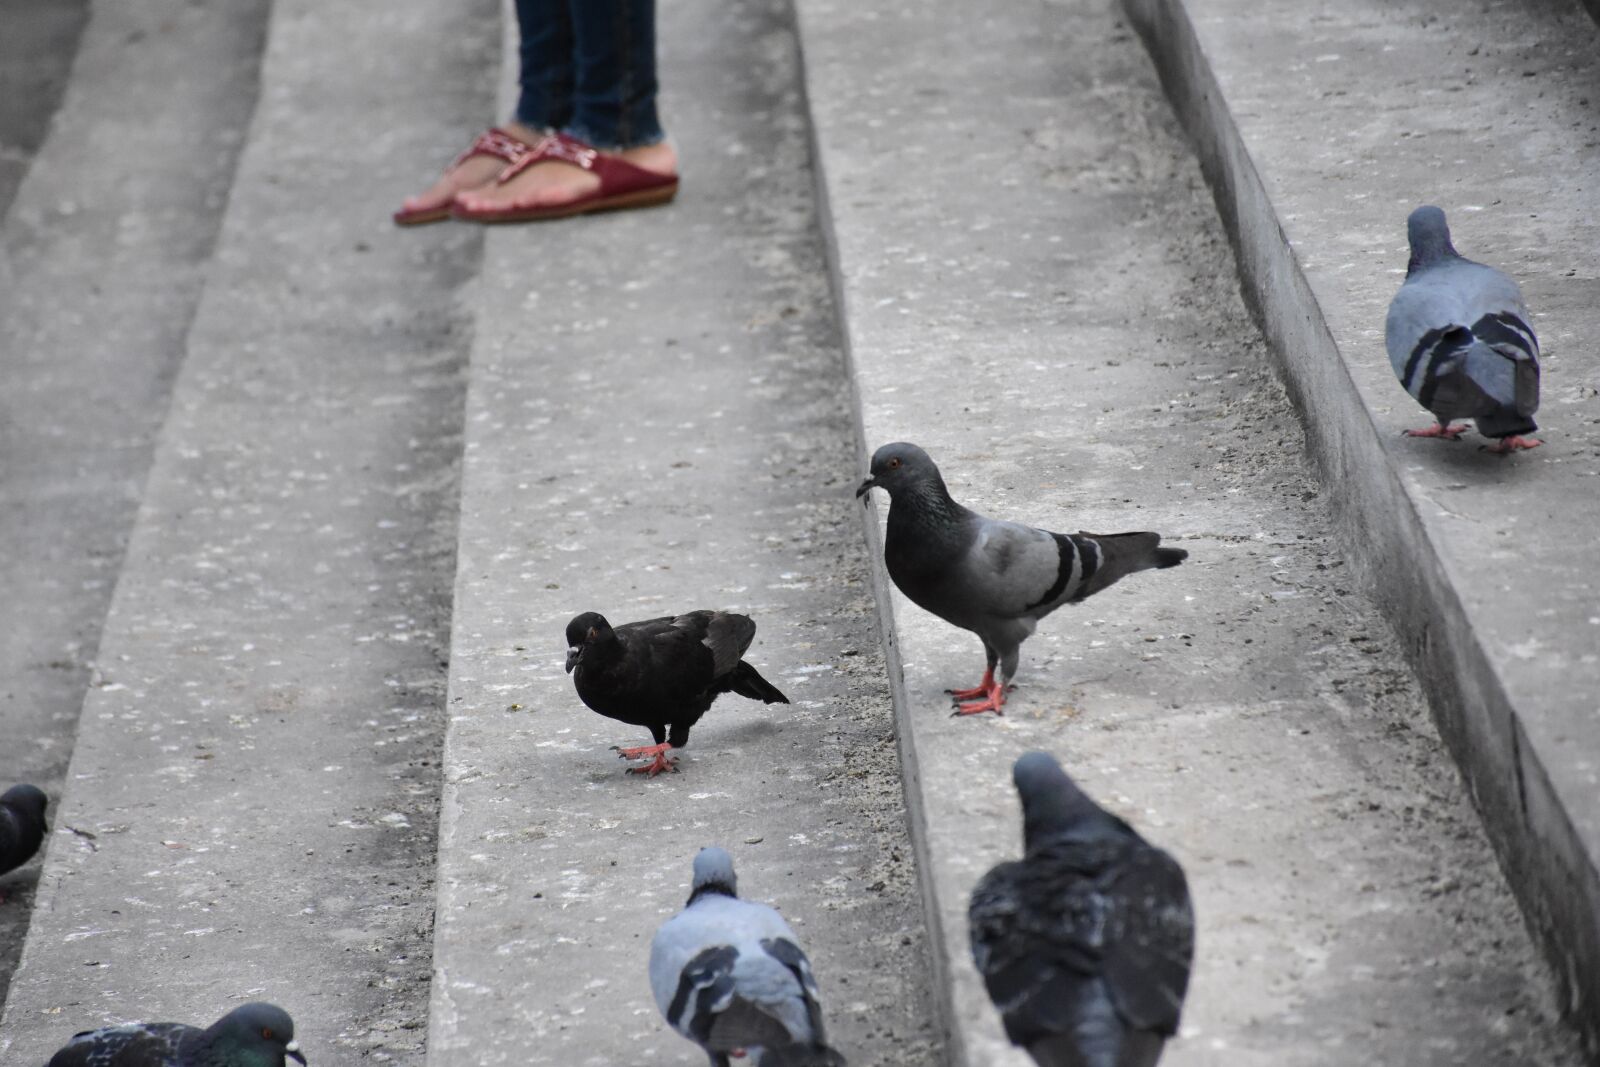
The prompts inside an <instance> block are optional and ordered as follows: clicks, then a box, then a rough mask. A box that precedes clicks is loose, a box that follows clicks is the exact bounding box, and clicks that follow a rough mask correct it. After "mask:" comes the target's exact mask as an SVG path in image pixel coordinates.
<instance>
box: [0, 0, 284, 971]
mask: <svg viewBox="0 0 1600 1067" xmlns="http://www.w3.org/2000/svg"><path fill="white" fill-rule="evenodd" d="M266 9H267V5H266V4H265V3H262V2H253V0H252V2H246V3H238V4H228V5H209V4H192V3H187V2H183V3H176V2H166V0H156V2H152V3H150V4H141V5H137V6H136V7H135V6H126V5H111V4H107V5H102V6H101V9H100V10H98V11H97V12H96V13H95V15H94V18H93V19H92V20H91V21H90V23H89V25H88V26H87V28H86V29H85V30H84V32H83V36H82V38H81V45H82V49H81V62H78V63H77V64H76V67H75V69H76V74H75V75H74V76H73V77H72V79H71V82H70V87H65V91H64V92H63V87H61V86H58V85H56V84H55V79H56V78H65V76H66V71H67V69H68V68H69V66H73V63H72V60H73V49H72V45H73V44H74V42H75V40H76V33H75V29H76V26H75V23H81V19H82V17H83V11H82V9H81V8H76V7H75V5H72V4H64V5H57V6H53V7H51V8H49V9H46V8H44V7H43V6H42V5H34V4H31V3H30V4H9V5H7V6H6V7H5V9H4V11H3V12H0V24H3V25H4V31H3V32H0V38H3V39H4V44H0V131H3V132H0V142H4V143H3V144H0V154H6V155H8V156H9V158H10V160H11V161H13V162H15V164H16V168H15V169H14V170H8V171H7V172H6V173H5V174H4V175H0V205H9V211H4V210H0V216H3V221H0V382H4V388H0V545H4V546H5V549H4V551H3V552H0V591H3V592H0V739H3V740H0V788H4V787H5V785H8V784H10V783H12V782H16V781H31V782H35V783H37V784H38V785H40V786H42V787H43V788H45V789H46V790H48V791H50V792H51V793H52V794H55V793H57V791H58V790H59V787H60V785H61V779H62V776H63V774H64V773H65V771H66V766H67V760H68V758H69V757H70V756H71V753H72V738H73V732H74V730H75V728H76V727H77V723H78V713H79V711H80V709H81V708H82V706H83V697H84V693H85V691H86V690H87V688H88V686H89V684H90V680H91V677H92V675H93V671H94V663H95V653H96V648H97V646H98V644H99V639H100V627H101V624H102V623H103V622H104V619H105V614H106V609H107V606H108V605H109V604H110V602H111V593H112V589H113V588H114V586H115V584H116V578H117V572H118V570H119V569H120V567H121V565H122V555H123V551H124V549H125V547H126V543H127V537H128V531H129V529H130V527H131V526H132V525H133V520H134V515H135V513H136V511H137V508H138V503H139V495H140V493H141V491H142V489H143V486H144V480H145V475H146V473H147V472H148V470H149V466H150V457H151V452H152V450H153V448H154V443H155V437H156V433H157V431H158V430H159V429H160V426H161V423H162V420H163V419H164V418H165V416H166V411H167V402H168V397H169V394H170V390H171V388H172V379H173V376H174V375H175V374H176V373H177V368H178V366H179V365H180V363H181V362H182V358H183V349H184V337H185V335H186V334H187V333H188V330H189V326H190V323H191V322H192V320H193V316H194V310H195V306H196V303H197V302H198V300H199V298H200V291H201V287H202V284H203V281H204V277H205V267H206V263H207V260H208V259H209V257H210V255H211V252H212V249H213V247H214V245H215V241H216V236H217V229H218V226H219V224H220V221H221V217H222V208H223V204H224V203H225V201H226V199H227V189H228V185H229V183H230V182H231V180H232V178H233V168H234V163H235V161H236V159H237V157H238V154H239V150H240V147H241V146H242V145H243V143H244V133H245V127H246V125H247V124H248V122H249V119H250V114H251V110H252V109H253V107H254V105H255V94H256V83H257V79H256V75H257V65H258V60H259V53H260V50H261V42H262V35H263V29H264V26H265V23H266ZM24 48H28V49H31V51H30V52H29V53H28V54H23V53H22V49H24ZM153 70H165V71H167V72H169V73H168V74H167V75H165V76H160V77H158V76H155V75H154V74H153ZM37 79H43V81H42V82H40V81H37ZM58 98H59V101H58ZM57 102H59V105H60V106H59V110H55V104H56V103H57ZM52 112H54V114H53V116H52ZM46 128H48V129H49V131H50V137H49V139H48V141H46V142H45V143H44V144H43V145H42V146H41V145H40V144H39V143H38V141H39V139H40V138H42V137H43V135H44V132H45V130H46ZM31 149H38V154H37V155H33V154H32V153H31V151H25V150H31ZM24 165H25V166H24ZM13 179H14V182H13ZM13 192H14V193H15V198H14V199H13V197H12V193H13ZM32 884H33V882H32V875H31V872H26V873H19V874H17V875H14V876H12V877H11V878H8V879H7V891H8V892H9V893H11V895H12V904H11V905H10V906H9V907H6V908H0V998H3V997H4V995H5V988H6V984H7V982H8V981H9V979H10V976H11V972H12V969H13V967H14V966H15V964H16V959H17V954H18V953H19V952H20V950H21V946H22V938H23V935H24V933H25V932H26V928H27V916H28V908H29V903H30V901H31V886H32Z"/></svg>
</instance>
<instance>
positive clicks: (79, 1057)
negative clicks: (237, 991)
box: [46, 1003, 306, 1067]
mask: <svg viewBox="0 0 1600 1067" xmlns="http://www.w3.org/2000/svg"><path fill="white" fill-rule="evenodd" d="M286 1058H287V1059H291V1060H294V1061H295V1062H296V1063H299V1064H304V1063H305V1062H306V1058H305V1057H304V1056H303V1055H301V1054H300V1046H299V1045H297V1044H296V1043H295V1040H294V1020H293V1019H290V1018H289V1013H288V1012H286V1011H284V1010H283V1009H282V1008H280V1007H277V1006H276V1005H273V1004H262V1003H252V1004H243V1005H240V1006H239V1007H237V1008H234V1009H233V1010H232V1011H230V1012H229V1013H228V1014H226V1015H224V1016H223V1017H222V1018H220V1019H218V1020H217V1021H216V1022H214V1023H212V1024H211V1025H210V1026H208V1027H206V1028H205V1029H204V1030H201V1029H200V1028H199V1027H196V1026H185V1025H184V1024H183V1023H128V1024H126V1025H124V1026H109V1027H106V1028H105V1029H104V1030H85V1031H84V1032H83V1033H81V1034H76V1035H74V1036H73V1038H72V1040H71V1041H69V1042H67V1044H66V1046H65V1047H64V1048H62V1049H61V1051H60V1052H57V1053H56V1054H55V1055H54V1056H52V1057H50V1062H49V1064H47V1065H46V1067H284V1060H285V1059H286Z"/></svg>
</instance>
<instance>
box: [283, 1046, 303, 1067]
mask: <svg viewBox="0 0 1600 1067" xmlns="http://www.w3.org/2000/svg"><path fill="white" fill-rule="evenodd" d="M283 1053H284V1055H286V1056H288V1057H289V1058H290V1059H291V1060H293V1061H294V1062H296V1063H298V1064H299V1065H300V1067H305V1065H306V1058H305V1056H303V1055H301V1053H300V1042H298V1041H291V1042H289V1043H288V1044H287V1045H285V1046H283Z"/></svg>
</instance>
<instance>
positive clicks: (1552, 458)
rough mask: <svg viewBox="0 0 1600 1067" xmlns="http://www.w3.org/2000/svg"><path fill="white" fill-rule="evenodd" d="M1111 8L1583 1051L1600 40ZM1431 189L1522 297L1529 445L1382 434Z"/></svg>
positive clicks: (1599, 631)
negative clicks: (1509, 453) (1232, 247)
mask: <svg viewBox="0 0 1600 1067" xmlns="http://www.w3.org/2000/svg"><path fill="white" fill-rule="evenodd" d="M1128 6H1129V7H1130V9H1131V10H1134V11H1135V12H1137V13H1138V17H1139V19H1140V21H1141V22H1142V23H1144V24H1145V25H1147V26H1148V27H1149V36H1150V39H1151V41H1152V47H1153V49H1154V51H1155V52H1156V54H1157V55H1158V57H1159V61H1160V63H1161V65H1162V68H1163V71H1164V77H1165V78H1166V80H1167V83H1168V87H1169V91H1170V92H1172V93H1173V95H1174V97H1175V99H1176V100H1177V101H1178V106H1179V109H1180V111H1181V112H1182V113H1183V114H1184V115H1185V118H1186V122H1187V123H1188V124H1189V125H1190V127H1191V129H1193V131H1194V133H1195V137H1196V141H1197V143H1198V144H1199V146H1200V152H1201V155H1202V158H1203V159H1204V160H1205V162H1206V166H1207V172H1208V177H1209V178H1210V179H1211V181H1212V183H1213V185H1214V187H1215V188H1216V190H1217V198H1218V202H1219V204H1220V205H1221V207H1222V211H1223V214H1224V216H1225V217H1228V218H1229V219H1230V225H1231V226H1232V228H1233V230H1234V233H1235V239H1236V241H1237V242H1238V244H1239V247H1240V249H1241V253H1240V255H1241V263H1242V265H1243V267H1244V273H1245V275H1246V278H1247V280H1248V285H1249V288H1250V291H1251V293H1252V295H1253V299H1254V300H1255V301H1256V303H1257V304H1258V306H1259V308H1260V310H1261V313H1262V316H1263V321H1264V322H1265V323H1266V327H1267V331H1268V334H1269V336H1270V337H1271V338H1272V340H1273V344H1274V348H1275V349H1276V350H1277V352H1278V358H1279V361H1280V364H1281V365H1282V367H1283V368H1284V372H1285V376H1286V378H1287V380H1288V381H1289V382H1290V385H1291V390H1292V391H1293V393H1294V396H1295V399H1296V403H1297V406H1298V407H1300V409H1301V410H1302V412H1303V414H1304V417H1305V420H1306V424H1307V427H1308V437H1309V440H1310V444H1311V449H1312V452H1313V455H1314V456H1315V457H1316V459H1317V461H1318V464H1319V467H1320V468H1321V469H1322V471H1323V472H1324V478H1325V480H1326V481H1327V482H1328V483H1329V484H1330V486H1331V488H1332V490H1333V496H1334V501H1335V509H1334V513H1335V515H1337V516H1338V517H1339V522H1340V525H1341V533H1342V541H1343V543H1345V544H1348V545H1350V546H1351V547H1352V559H1353V561H1354V562H1355V563H1356V564H1357V566H1358V568H1359V570H1360V572H1361V574H1362V578H1363V581H1364V582H1365V583H1367V584H1369V585H1370V586H1371V587H1372V588H1374V589H1375V590H1376V591H1377V594H1378V598H1379V600H1380V602H1381V604H1382V606H1383V608H1384V610H1385V611H1386V612H1387V613H1388V615H1389V616H1390V617H1391V619H1392V620H1393V621H1394V623H1395V625H1396V626H1397V628H1398V630H1399V633H1400V636H1401V641H1402V644H1403V646H1404V647H1405V648H1406V649H1407V650H1408V652H1409V653H1410V654H1411V656H1412V658H1413V660H1414V662H1415V663H1416V665H1417V667H1418V669H1419V670H1420V671H1421V674H1422V677H1423V680H1424V686H1425V688H1426V689H1427V691H1428V693H1429V695H1430V698H1431V700H1432V703H1433V709H1434V713H1435V716H1436V718H1437V719H1438V721H1439V723H1440V726H1441V729H1442V731H1443V733H1444V735H1445V737H1446V739H1447V740H1448V741H1449V743H1450V746H1451V748H1452V750H1453V751H1454V753H1455V755H1456V758H1457V760H1458V762H1459V763H1460V764H1461V766H1462V767H1463V769H1464V771H1465V772H1466V775H1467V777H1468V779H1469V780H1470V782H1471V786H1472V790H1473V792H1474V794H1475V796H1476V798H1477V800H1478V803H1479V806H1480V807H1481V809H1482V811H1483V814H1484V817H1485V820H1486V823H1487V825H1488V827H1489V830H1490V834H1491V836H1492V838H1493V839H1494V841H1495V843H1496V845H1497V846H1498V848H1499V851H1500V856H1501V862H1502V863H1503V865H1504V866H1505V868H1506V870H1507V871H1509V872H1511V874H1512V878H1513V884H1514V886H1515V888H1516V889H1517V891H1518V894H1519V897H1520V899H1521V901H1522V904H1523V909H1524V911H1525V913H1526V915H1527V917H1528V920H1529V923H1530V925H1531V926H1532V927H1533V928H1534V930H1535V931H1536V933H1537V935H1538V936H1539V938H1540V939H1541V940H1542V941H1543V943H1544V945H1545V948H1546V951H1547V952H1548V954H1549V955H1550V957H1551V959H1552V961H1553V962H1554V964H1555V970H1556V972H1557V973H1558V975H1560V976H1561V977H1562V979H1563V980H1564V983H1565V986H1564V989H1563V993H1562V999H1563V1003H1564V1005H1565V1007H1566V1009H1567V1011H1568V1013H1569V1014H1570V1015H1571V1017H1572V1018H1574V1019H1575V1020H1578V1021H1579V1022H1580V1023H1581V1024H1582V1025H1583V1026H1584V1027H1585V1028H1586V1029H1587V1031H1588V1041H1589V1047H1590V1051H1591V1054H1592V1055H1600V867H1597V857H1600V769H1597V763H1596V759H1597V757H1600V717H1597V716H1596V710H1597V698H1596V693H1597V692H1600V585H1597V583H1596V581H1595V578H1594V568H1593V564H1592V561H1591V559H1590V556H1591V555H1592V545H1593V541H1594V536H1593V532H1594V530H1595V529H1596V527H1597V525H1600V496H1597V494H1596V486H1597V482H1596V478H1597V477H1600V464H1597V457H1600V399H1597V398H1600V360H1597V358H1596V355H1595V352H1594V348H1595V339H1596V337H1600V279H1597V275H1596V270H1595V259H1594V249H1595V247H1596V245H1597V243H1600V215H1597V213H1596V211H1595V206H1596V203H1597V201H1596V188H1595V181H1596V174H1600V133H1597V131H1600V125H1597V122H1596V119H1595V112H1594V106H1593V103H1592V101H1594V100H1597V99H1600V32H1597V31H1596V28H1595V27H1594V25H1592V24H1591V22H1590V20H1589V19H1588V18H1587V17H1585V15H1584V13H1583V12H1582V10H1580V9H1579V8H1578V7H1577V6H1576V5H1573V4H1569V3H1557V2H1554V0H1549V2H1534V3H1514V4H1512V3H1491V4H1483V5H1477V6H1474V7H1472V8H1470V9H1468V8H1459V9H1452V10H1450V11H1441V10H1440V9H1438V8H1436V7H1434V6H1432V5H1425V4H1420V3H1400V4H1386V3H1357V4H1349V5H1344V6H1342V7H1340V8H1339V9H1337V10H1334V9H1331V8H1326V7H1324V6H1322V5H1316V4H1309V3H1290V4H1282V5H1274V6H1273V7H1272V8H1271V9H1270V11H1266V10H1263V9H1260V8H1259V7H1257V6H1254V5H1244V4H1235V3H1230V2H1227V0H1195V2H1191V3H1166V2H1146V0H1138V2H1130V3H1129V5H1128ZM1429 202H1431V203H1436V204H1438V205H1440V206H1441V207H1443V208H1444V209H1445V210H1446V212H1447V213H1448V214H1449V215H1450V217H1451V222H1452V230H1453V236H1454V238H1455V243H1456V246H1457V247H1458V248H1460V249H1461V250H1462V252H1463V253H1464V254H1466V255H1468V256H1470V257H1472V258H1476V259H1480V260H1482V261H1485V262H1488V263H1492V264H1495V265H1496V266H1499V267H1501V268H1502V269H1504V270H1506V271H1508V272H1510V273H1511V274H1512V275H1514V276H1515V277H1517V278H1518V279H1520V281H1521V283H1522V286H1523V289H1524V291H1525V293H1526V294H1527V298H1528V303H1529V305H1530V307H1531V309H1532V311H1533V322H1534V327H1535V329H1536V330H1537V331H1538V332H1539V335H1540V337H1541V339H1542V341H1543V348H1544V386H1543V393H1544V404H1543V408H1542V410H1541V411H1540V414H1539V422H1540V424H1541V427H1542V429H1541V433H1540V436H1541V437H1543V438H1544V439H1545V440H1546V442H1547V444H1546V445H1545V446H1544V447H1543V448H1540V449H1538V450H1537V451H1534V452H1530V453H1526V454H1523V455H1518V456H1516V457H1513V458H1511V459H1509V460H1507V461H1505V462H1502V461H1501V457H1497V456H1492V455H1486V454H1483V453H1481V452H1479V451H1478V450H1477V448H1476V447H1475V441H1474V439H1473V438H1472V437H1471V436H1469V437H1468V438H1467V439H1466V440H1465V441H1464V442H1462V443H1460V444H1454V445H1452V444H1447V443H1436V442H1429V441H1424V440H1417V439H1409V438H1405V437H1402V436H1400V431H1401V430H1402V429H1403V428H1405V427H1407V426H1417V425H1424V424H1426V422H1427V421H1428V417H1427V416H1426V414H1424V413H1421V412H1419V411H1418V410H1417V408H1416V406H1415V405H1414V404H1413V403H1412V402H1411V401H1410V399H1409V398H1408V397H1407V396H1406V395H1405V393H1404V392H1403V391H1402V390H1401V389H1400V388H1399V386H1398V385H1397V384H1396V382H1395V380H1394V376H1393V373H1392V372H1391V370H1390V367H1389V364H1388V361H1387V358H1386V356H1385V354H1384V349H1383V317H1384V311H1385V309H1386V307H1387V305H1388V302H1389V300H1390V299H1391V298H1392V297H1393V295H1394V292H1395V290H1396V288H1397V287H1398V286H1399V284H1400V281H1401V278H1402V277H1403V275H1404V269H1405V262H1406V242H1405V218H1406V215H1407V213H1408V212H1409V211H1410V210H1411V209H1412V208H1413V207H1415V206H1416V205H1418V204H1420V203H1429ZM1434 444H1443V447H1430V445H1434Z"/></svg>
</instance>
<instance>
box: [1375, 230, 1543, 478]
mask: <svg viewBox="0 0 1600 1067" xmlns="http://www.w3.org/2000/svg"><path fill="white" fill-rule="evenodd" d="M1406 237H1407V239H1408V240H1409V241H1410V242H1411V261H1410V262H1409V263H1407V264H1406V280H1405V281H1404V282H1403V283H1402V284H1401V286H1400V291H1399V292H1398V293H1396V294H1395V297H1394V300H1393V301H1392V302H1391V303H1390V304H1389V316H1388V319H1387V320H1386V321H1385V323H1384V329H1383V341H1384V347H1386V348H1387V349H1388V350H1389V362H1390V364H1392V365H1393V367H1394V372H1395V374H1396V375H1398V376H1399V378H1400V384H1401V385H1403V386H1405V387H1406V392H1408V393H1410V394H1411V395H1412V397H1413V398H1415V399H1416V401H1417V403H1419V404H1421V405H1422V406H1423V407H1425V408H1427V409H1428V410H1429V411H1431V412H1432V413H1433V415H1434V417H1435V418H1437V419H1438V420H1439V424H1438V425H1437V426H1430V427H1428V428H1427V429H1426V430H1407V431H1406V434H1407V435H1408V436H1410V437H1442V438H1445V439H1446V440H1450V441H1455V440H1458V439H1459V438H1460V437H1461V434H1462V432H1463V431H1464V430H1466V426H1465V424H1462V425H1452V422H1451V420H1453V419H1473V420H1475V421H1476V422H1477V424H1478V432H1479V433H1481V434H1483V435H1484V436H1485V437H1489V438H1493V439H1494V441H1495V443H1494V444H1493V445H1488V446H1485V451H1488V452H1498V453H1501V454H1505V453H1509V452H1513V451H1515V450H1517V449H1519V448H1537V447H1539V445H1541V444H1543V443H1544V442H1542V441H1538V440H1536V439H1534V438H1532V437H1528V436H1525V435H1527V434H1531V433H1533V432H1534V431H1535V430H1536V429H1538V427H1537V426H1535V425H1534V422H1533V413H1534V412H1535V411H1537V410H1539V339H1538V338H1537V337H1535V336H1534V333H1533V327H1532V326H1529V325H1528V308H1527V305H1526V304H1524V303H1523V302H1522V290H1521V289H1519V288H1517V283H1516V282H1514V281H1512V280H1511V278H1510V277H1508V276H1507V275H1505V274H1503V273H1501V272H1500V271H1498V270H1495V269H1494V268H1493V267H1486V266H1484V265H1483V264H1482V263H1474V262H1473V261H1472V260H1470V259H1464V258H1462V256H1461V255H1460V254H1459V253H1457V252H1456V250H1455V248H1454V246H1452V245H1451V243H1450V227H1449V226H1448V225H1447V224H1446V223H1445V218H1444V212H1443V211H1441V210H1439V209H1438V208H1436V207H1419V208H1417V210H1415V211H1413V212H1412V213H1411V217H1410V218H1408V219H1407V220H1406Z"/></svg>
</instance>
